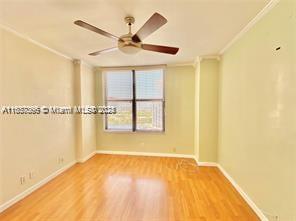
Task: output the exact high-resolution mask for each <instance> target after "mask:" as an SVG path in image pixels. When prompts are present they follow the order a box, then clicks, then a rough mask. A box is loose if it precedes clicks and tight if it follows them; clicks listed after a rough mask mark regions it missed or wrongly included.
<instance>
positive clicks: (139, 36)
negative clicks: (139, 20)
mask: <svg viewBox="0 0 296 221" xmlns="http://www.w3.org/2000/svg"><path fill="white" fill-rule="evenodd" d="M165 23H167V20H166V18H165V17H163V16H162V15H160V14H158V13H154V14H153V15H152V16H151V17H150V18H149V19H148V21H146V23H145V24H144V25H143V26H142V27H141V28H140V30H138V32H137V33H136V34H135V35H134V36H133V37H132V39H133V41H134V42H140V41H142V40H143V39H144V38H146V37H147V36H148V35H150V34H152V33H153V32H155V31H156V30H157V29H159V28H160V27H161V26H163V25H164V24H165Z"/></svg>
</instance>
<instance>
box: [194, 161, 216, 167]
mask: <svg viewBox="0 0 296 221" xmlns="http://www.w3.org/2000/svg"><path fill="white" fill-rule="evenodd" d="M197 165H198V166H200V167H217V166H218V164H217V163H215V162H197Z"/></svg>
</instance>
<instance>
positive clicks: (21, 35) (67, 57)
mask: <svg viewBox="0 0 296 221" xmlns="http://www.w3.org/2000/svg"><path fill="white" fill-rule="evenodd" d="M0 28H2V29H3V30H6V31H8V32H10V33H13V34H15V35H16V36H18V37H20V38H22V39H24V40H27V41H29V42H31V43H33V44H35V45H37V46H39V47H41V48H43V49H46V50H48V51H50V52H52V53H54V54H56V55H59V56H61V57H63V58H66V59H68V60H71V61H73V60H74V59H73V58H71V57H69V56H67V55H64V54H63V53H61V52H58V51H56V50H54V49H52V48H49V47H47V46H46V45H44V44H41V43H40V42H38V41H35V40H33V39H32V38H30V37H29V36H27V35H25V34H21V33H19V32H18V31H16V30H14V29H12V28H10V27H8V26H7V25H4V24H0Z"/></svg>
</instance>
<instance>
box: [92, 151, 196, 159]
mask: <svg viewBox="0 0 296 221" xmlns="http://www.w3.org/2000/svg"><path fill="white" fill-rule="evenodd" d="M97 153H98V154H114V155H132V156H152V157H177V158H190V159H194V155H190V154H174V153H152V152H130V151H112V150H97Z"/></svg>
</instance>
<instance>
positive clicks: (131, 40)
mask: <svg viewBox="0 0 296 221" xmlns="http://www.w3.org/2000/svg"><path fill="white" fill-rule="evenodd" d="M124 20H125V22H126V23H127V25H128V28H129V32H128V33H127V34H125V35H122V36H121V37H117V36H115V35H112V34H110V33H108V32H106V31H103V30H102V29H99V28H97V27H95V26H93V25H90V24H88V23H86V22H84V21H81V20H77V21H75V22H74V24H76V25H78V26H80V27H83V28H85V29H88V30H90V31H93V32H96V33H98V34H101V35H104V36H106V37H108V38H112V39H113V40H117V47H112V48H106V49H103V50H100V51H96V52H93V53H90V54H89V55H92V56H95V55H99V54H103V53H106V52H110V51H115V50H118V49H119V50H120V51H122V52H124V53H126V54H134V53H137V52H139V51H140V50H148V51H154V52H160V53H166V54H172V55H175V54H176V53H177V52H178V50H179V48H175V47H169V46H163V45H152V44H143V43H142V40H144V39H145V38H146V37H147V36H148V35H150V34H152V33H153V32H155V31H156V30H157V29H159V28H160V27H161V26H163V25H164V24H165V23H167V20H166V19H165V18H164V17H163V16H162V15H160V14H158V13H154V14H153V15H152V16H151V17H150V18H149V19H148V21H147V22H146V23H145V24H144V25H143V26H142V27H141V28H140V30H138V32H137V33H136V34H132V32H131V26H132V24H134V22H135V19H134V17H131V16H128V17H125V19H124Z"/></svg>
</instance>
